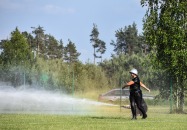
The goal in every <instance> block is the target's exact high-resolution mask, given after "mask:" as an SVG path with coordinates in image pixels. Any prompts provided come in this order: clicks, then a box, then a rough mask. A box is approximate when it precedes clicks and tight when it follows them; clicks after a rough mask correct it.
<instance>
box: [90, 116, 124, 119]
mask: <svg viewBox="0 0 187 130" xmlns="http://www.w3.org/2000/svg"><path fill="white" fill-rule="evenodd" d="M90 118H92V119H126V118H127V117H110V116H98V117H97V116H93V117H90Z"/></svg>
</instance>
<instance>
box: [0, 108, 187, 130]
mask: <svg viewBox="0 0 187 130" xmlns="http://www.w3.org/2000/svg"><path fill="white" fill-rule="evenodd" d="M130 119H131V114H130V110H129V109H124V108H122V109H121V110H120V109H119V107H109V106H105V107H101V106H100V107H95V108H94V109H92V110H89V111H88V112H87V114H85V115H57V114H55V115H54V114H21V113H20V114H0V130H141V129H142V130H185V129H186V128H187V115H186V114H169V108H168V107H156V106H150V107H149V111H148V118H147V119H145V120H143V119H141V117H140V116H138V119H137V120H135V121H132V120H130Z"/></svg>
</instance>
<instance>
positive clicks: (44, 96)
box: [0, 85, 115, 114]
mask: <svg viewBox="0 0 187 130" xmlns="http://www.w3.org/2000/svg"><path fill="white" fill-rule="evenodd" d="M95 106H109V107H111V106H115V105H112V104H107V103H101V102H97V101H92V100H89V99H80V98H74V97H71V96H68V95H65V94H62V93H59V92H50V91H46V90H36V89H31V88H29V89H28V88H27V89H25V88H23V87H21V88H20V89H14V88H13V87H11V86H4V85H0V113H51V114H87V113H89V112H93V111H94V109H92V108H94V107H95Z"/></svg>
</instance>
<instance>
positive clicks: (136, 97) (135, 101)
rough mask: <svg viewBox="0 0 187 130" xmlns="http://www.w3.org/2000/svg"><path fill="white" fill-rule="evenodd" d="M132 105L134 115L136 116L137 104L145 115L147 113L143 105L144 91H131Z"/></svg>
mask: <svg viewBox="0 0 187 130" xmlns="http://www.w3.org/2000/svg"><path fill="white" fill-rule="evenodd" d="M129 99H130V105H131V112H132V115H133V117H136V106H137V107H138V109H139V110H140V111H141V112H142V114H143V116H145V115H146V111H145V110H144V107H143V106H142V91H132V92H130V96H129Z"/></svg>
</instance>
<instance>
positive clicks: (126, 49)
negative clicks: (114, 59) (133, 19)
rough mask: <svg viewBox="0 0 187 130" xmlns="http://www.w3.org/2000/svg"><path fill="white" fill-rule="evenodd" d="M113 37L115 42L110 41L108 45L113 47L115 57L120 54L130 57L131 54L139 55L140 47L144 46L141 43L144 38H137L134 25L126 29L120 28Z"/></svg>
mask: <svg viewBox="0 0 187 130" xmlns="http://www.w3.org/2000/svg"><path fill="white" fill-rule="evenodd" d="M115 36H116V42H115V41H113V40H112V41H111V43H110V44H111V45H113V46H114V52H116V54H117V55H119V54H121V53H124V54H130V55H131V54H133V53H135V54H137V53H140V52H141V45H143V44H145V43H143V42H144V40H143V38H144V37H142V36H141V35H140V36H138V30H137V27H136V24H135V23H133V24H132V25H129V26H128V27H127V26H125V27H124V28H120V29H119V30H117V31H116V34H115Z"/></svg>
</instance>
